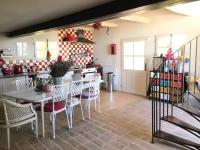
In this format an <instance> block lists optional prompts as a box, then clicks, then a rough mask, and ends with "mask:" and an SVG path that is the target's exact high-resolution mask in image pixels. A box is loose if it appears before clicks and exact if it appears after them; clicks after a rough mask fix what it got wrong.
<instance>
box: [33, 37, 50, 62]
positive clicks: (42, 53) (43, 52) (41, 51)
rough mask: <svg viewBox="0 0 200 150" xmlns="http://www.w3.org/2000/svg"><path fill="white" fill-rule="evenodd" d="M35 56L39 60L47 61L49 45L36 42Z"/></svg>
mask: <svg viewBox="0 0 200 150" xmlns="http://www.w3.org/2000/svg"><path fill="white" fill-rule="evenodd" d="M35 55H36V58H37V59H45V58H46V56H47V44H46V42H45V41H36V42H35Z"/></svg>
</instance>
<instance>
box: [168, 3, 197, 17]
mask: <svg viewBox="0 0 200 150" xmlns="http://www.w3.org/2000/svg"><path fill="white" fill-rule="evenodd" d="M166 8H167V9H169V10H170V11H172V12H175V13H178V14H182V15H186V16H192V17H200V1H195V2H190V3H184V4H177V5H174V6H170V7H166Z"/></svg>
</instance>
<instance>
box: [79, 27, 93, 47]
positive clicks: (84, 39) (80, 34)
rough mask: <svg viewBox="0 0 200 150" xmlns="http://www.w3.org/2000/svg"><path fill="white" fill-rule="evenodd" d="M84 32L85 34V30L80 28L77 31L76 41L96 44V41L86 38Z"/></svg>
mask: <svg viewBox="0 0 200 150" xmlns="http://www.w3.org/2000/svg"><path fill="white" fill-rule="evenodd" d="M84 34H85V31H84V30H81V29H78V30H77V31H76V35H77V39H76V41H77V42H81V43H86V44H95V42H93V41H91V40H88V39H86V38H85V36H84Z"/></svg>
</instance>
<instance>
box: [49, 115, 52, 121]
mask: <svg viewBox="0 0 200 150" xmlns="http://www.w3.org/2000/svg"><path fill="white" fill-rule="evenodd" d="M49 118H50V121H51V123H52V113H50V115H49Z"/></svg>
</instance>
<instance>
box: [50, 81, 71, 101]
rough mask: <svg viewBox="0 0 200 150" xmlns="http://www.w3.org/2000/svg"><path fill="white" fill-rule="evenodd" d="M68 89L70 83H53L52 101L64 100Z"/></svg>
mask: <svg viewBox="0 0 200 150" xmlns="http://www.w3.org/2000/svg"><path fill="white" fill-rule="evenodd" d="M69 91H70V83H65V84H61V85H54V90H53V92H54V94H53V102H58V101H65V100H66V99H67V98H68V95H69Z"/></svg>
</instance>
